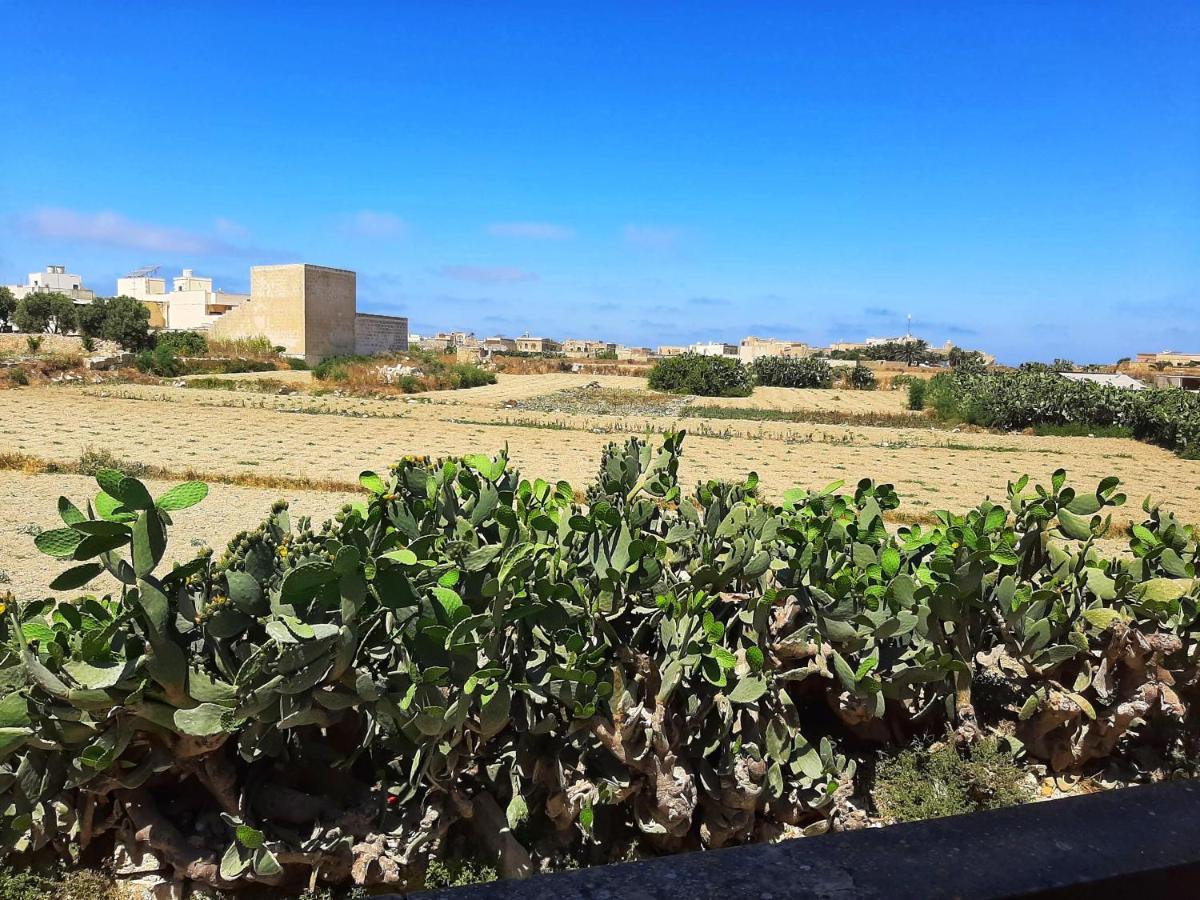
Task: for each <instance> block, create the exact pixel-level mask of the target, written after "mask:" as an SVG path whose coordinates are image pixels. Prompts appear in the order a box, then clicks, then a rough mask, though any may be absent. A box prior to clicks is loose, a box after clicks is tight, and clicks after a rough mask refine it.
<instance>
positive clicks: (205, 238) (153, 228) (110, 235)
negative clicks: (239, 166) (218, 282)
mask: <svg viewBox="0 0 1200 900" xmlns="http://www.w3.org/2000/svg"><path fill="white" fill-rule="evenodd" d="M232 224H233V223H231V222H229V221H228V220H224V219H218V220H217V221H216V223H215V225H214V232H215V233H214V234H205V233H203V232H198V231H190V230H188V229H184V228H174V227H171V226H167V225H155V224H151V223H149V222H137V221H135V220H133V219H130V218H127V217H126V216H123V215H121V214H120V213H116V212H111V211H105V212H97V213H86V212H79V211H78V210H73V209H62V208H58V207H44V208H41V209H36V210H34V211H33V212H31V213H27V214H23V215H17V216H13V217H11V218H10V220H9V223H8V225H9V228H10V229H11V230H12V231H13V232H14V233H16V234H19V235H22V236H24V237H31V238H39V239H42V240H53V241H70V242H77V243H86V244H97V245H100V246H105V247H123V248H129V249H134V250H145V251H147V252H150V253H163V254H166V253H178V254H191V255H208V256H248V255H252V254H254V253H257V252H259V250H258V248H255V247H249V246H245V245H242V244H239V243H237V242H236V241H235V240H234V238H235V235H234V234H233V233H231V231H230V226H231V225H232ZM239 227H240V226H239ZM246 237H248V234H247V233H246V231H245V230H244V229H242V230H241V231H240V232H239V233H238V234H237V235H236V238H237V240H244V239H245V238H246Z"/></svg>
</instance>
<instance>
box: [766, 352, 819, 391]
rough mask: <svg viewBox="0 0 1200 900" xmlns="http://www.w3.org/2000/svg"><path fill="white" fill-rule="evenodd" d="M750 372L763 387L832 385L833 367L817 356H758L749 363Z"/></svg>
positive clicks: (816, 386)
mask: <svg viewBox="0 0 1200 900" xmlns="http://www.w3.org/2000/svg"><path fill="white" fill-rule="evenodd" d="M750 374H751V375H752V376H753V377H754V383H755V384H760V385H762V386H763V387H790V388H829V387H833V367H832V366H831V365H829V360H827V359H824V358H822V357H819V356H807V357H801V358H792V357H786V356H760V357H759V358H758V359H756V360H754V362H752V363H751V364H750Z"/></svg>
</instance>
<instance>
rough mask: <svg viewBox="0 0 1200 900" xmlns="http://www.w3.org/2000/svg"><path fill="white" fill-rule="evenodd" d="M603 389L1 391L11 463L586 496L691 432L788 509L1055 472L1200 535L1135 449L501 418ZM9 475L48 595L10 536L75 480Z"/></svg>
mask: <svg viewBox="0 0 1200 900" xmlns="http://www.w3.org/2000/svg"><path fill="white" fill-rule="evenodd" d="M293 377H295V376H293ZM593 380H595V381H599V382H600V383H601V384H602V385H604V386H605V387H619V388H631V387H638V386H639V385H640V384H641V382H639V381H638V380H635V379H630V378H622V377H620V376H611V377H604V378H591V377H588V376H577V375H541V376H509V377H502V378H501V380H500V382H499V383H498V384H496V385H492V386H489V387H484V388H476V389H473V390H469V391H457V392H445V393H439V394H434V395H420V396H413V397H410V398H398V399H387V400H363V399H357V398H348V397H337V396H325V397H312V396H310V395H306V394H289V395H276V394H259V393H248V392H241V391H238V392H230V391H212V390H198V389H191V388H178V387H172V386H142V385H119V386H111V385H104V386H90V387H77V386H76V387H45V388H26V389H18V390H8V391H3V392H0V422H3V423H4V424H3V428H0V453H4V452H12V451H17V452H21V453H26V454H31V455H34V456H37V457H41V458H45V459H50V460H55V461H62V462H72V461H75V460H77V459H78V457H79V455H80V453H81V452H82V451H83V449H84V448H86V447H88V446H91V447H95V448H105V449H108V450H111V451H112V452H114V453H116V454H118V455H119V456H122V457H125V458H127V459H131V460H136V461H139V462H143V463H148V464H152V465H157V466H163V467H169V468H172V469H175V468H177V469H180V470H183V469H192V470H197V471H200V472H227V473H228V472H233V473H237V472H241V473H258V474H274V475H292V476H301V477H308V478H315V479H334V480H338V481H344V482H345V483H346V484H347V485H348V486H349V485H350V484H352V483H353V482H354V480H355V479H356V477H357V475H358V473H359V472H360V471H361V470H362V469H365V468H381V467H384V466H386V465H387V464H388V463H389V462H391V461H393V460H395V459H396V458H398V457H400V456H403V455H406V454H428V455H432V456H438V455H458V454H464V453H471V452H492V451H495V450H498V449H499V448H501V447H504V446H505V445H507V446H508V447H509V450H510V453H511V455H512V457H513V459H514V461H515V462H516V464H517V465H518V466H519V467H520V469H521V470H522V471H523V472H524V473H525V474H526V475H529V476H531V477H532V476H540V477H543V478H547V479H566V480H568V481H570V482H571V483H572V484H574V485H575V486H577V487H582V486H585V485H586V484H587V483H588V482H589V481H590V479H591V477H592V474H593V472H594V471H595V468H596V465H597V462H598V460H599V457H600V452H601V450H602V448H603V447H604V445H605V444H606V443H608V442H609V441H611V440H614V439H618V440H619V439H621V437H622V434H623V433H638V432H645V431H650V432H660V431H661V430H663V429H665V428H668V427H679V426H682V427H686V428H687V429H688V430H689V432H690V433H689V436H688V439H687V442H686V444H685V453H684V461H683V466H682V473H681V475H682V479H683V481H684V483H685V484H686V485H688V486H690V485H692V484H694V483H695V482H696V481H697V480H700V479H708V478H725V479H731V478H739V477H742V476H744V475H745V473H747V472H748V471H750V470H754V471H757V472H758V473H759V474H760V476H761V477H762V487H763V489H764V490H765V491H766V492H767V493H768V494H771V495H776V496H777V495H778V494H780V493H782V491H783V490H785V489H786V488H788V487H791V486H793V485H801V486H807V487H821V486H824V485H825V484H827V483H829V482H831V481H834V480H838V479H844V480H846V481H847V482H848V483H850V484H853V483H854V482H856V481H857V480H858V479H860V478H863V477H873V478H875V479H877V480H881V481H891V482H893V483H894V484H895V485H896V487H897V490H898V491H899V492H900V494H901V496H902V498H903V501H904V503H903V506H902V507H901V508H902V510H907V511H908V512H910V513H917V514H919V513H923V512H928V511H930V510H932V509H936V508H943V507H946V508H950V509H955V510H961V509H963V508H966V507H968V506H971V505H974V504H975V503H977V502H978V501H979V500H980V499H981V498H983V497H984V496H991V497H992V498H994V499H999V498H1001V497H1003V495H1004V491H1005V485H1006V483H1007V482H1008V480H1009V479H1010V478H1013V477H1015V476H1017V475H1020V474H1022V473H1025V472H1028V473H1030V474H1031V475H1032V476H1033V477H1034V478H1035V479H1040V480H1042V481H1048V479H1049V475H1050V473H1051V472H1052V471H1053V470H1054V469H1056V468H1058V467H1060V466H1061V467H1065V468H1066V469H1067V470H1068V472H1069V473H1070V476H1071V481H1072V483H1073V484H1076V485H1078V486H1080V487H1082V488H1090V487H1094V485H1095V483H1096V482H1097V481H1098V480H1099V479H1100V478H1101V477H1103V476H1106V475H1110V474H1111V475H1117V476H1118V477H1120V478H1121V479H1122V481H1123V482H1125V489H1126V490H1127V492H1128V493H1129V496H1130V498H1131V503H1130V504H1129V506H1127V507H1126V509H1125V510H1124V511H1123V514H1122V515H1118V516H1117V518H1118V520H1119V521H1128V520H1129V519H1130V518H1131V517H1132V518H1135V519H1136V518H1137V517H1139V516H1140V515H1141V510H1140V502H1141V499H1142V498H1143V497H1144V496H1146V495H1148V494H1149V495H1152V496H1153V497H1154V498H1156V499H1157V500H1161V501H1163V502H1165V503H1166V504H1168V505H1169V506H1171V507H1172V508H1174V509H1176V510H1178V511H1179V512H1181V513H1182V514H1183V515H1184V517H1185V518H1186V519H1188V520H1189V521H1195V522H1200V462H1197V461H1186V460H1181V459H1179V458H1178V457H1176V456H1174V455H1173V454H1171V453H1169V452H1167V451H1164V450H1160V449H1158V448H1155V447H1150V446H1147V445H1145V444H1141V443H1138V442H1135V441H1131V440H1118V439H1093V438H1043V437H1035V436H1029V435H1018V434H1003V435H996V434H983V433H970V434H968V433H961V434H960V433H953V432H949V431H945V430H935V429H932V428H930V427H929V425H928V423H924V422H922V421H921V420H919V419H916V418H914V427H911V428H879V427H864V426H857V425H855V426H840V425H815V424H808V423H803V422H758V421H746V420H736V419H719V420H718V419H695V418H688V417H687V416H686V409H685V413H684V415H683V416H682V417H680V418H670V417H663V416H651V415H646V416H632V417H631V416H617V415H592V414H587V413H586V412H584V413H581V412H578V411H564V412H561V413H560V412H553V411H551V412H545V411H525V410H521V409H512V408H506V406H505V404H506V403H508V404H511V403H512V402H516V401H521V400H524V399H527V398H530V397H535V396H542V395H545V394H551V393H554V392H557V391H561V390H566V389H569V388H577V387H580V386H581V385H584V384H587V383H589V382H590V381H593ZM703 402H704V403H706V404H707V403H711V402H712V401H709V400H705V401H703ZM835 404H846V405H844V406H838V405H835ZM855 404H857V408H855V406H854V405H855ZM726 405H732V406H739V407H747V406H760V407H761V406H767V407H769V408H772V409H785V410H795V411H803V410H806V409H807V410H813V411H822V412H824V411H830V410H831V409H832V410H842V411H845V412H876V413H880V412H887V413H900V412H902V410H903V396H902V394H901V393H900V392H888V391H880V392H874V393H871V392H861V393H860V392H849V391H787V390H784V389H772V390H760V391H757V392H756V393H755V396H754V397H751V398H744V399H740V400H737V401H734V402H730V403H728V404H726ZM4 479H5V480H4V482H3V484H4V485H5V487H4V489H3V490H2V491H0V568H3V569H7V570H8V571H9V573H10V575H13V576H14V582H16V575H20V576H21V578H22V579H32V581H33V582H35V583H36V584H40V583H42V580H43V579H42V578H41V577H39V576H38V575H37V574H36V571H37V570H36V566H35V564H33V563H21V564H20V565H19V566H18V565H17V564H15V563H13V562H12V561H11V558H10V554H11V553H13V552H14V550H13V547H14V546H15V545H14V544H13V543H12V541H13V540H14V538H13V534H14V532H15V529H16V528H18V527H20V526H21V525H23V524H26V523H30V522H33V523H36V524H39V525H42V526H45V525H47V524H49V523H51V522H52V520H53V518H54V504H53V501H54V498H55V497H56V496H57V494H58V493H59V492H60V488H59V485H60V484H64V483H72V482H73V479H70V478H66V477H65V476H59V475H39V476H33V477H25V476H18V475H15V474H9V475H6V476H4ZM14 479H15V480H14ZM14 485H23V486H25V488H24V489H20V490H19V489H17V487H15V486H14ZM35 487H36V489H35ZM228 491H247V489H244V488H238V489H235V488H229V487H223V488H219V489H214V498H213V500H210V501H208V503H207V504H206V506H207V511H206V512H205V513H203V514H202V515H206V516H207V515H210V514H211V515H213V516H217V517H218V518H219V519H220V522H221V527H223V528H225V529H226V530H225V531H224V532H223V533H221V534H220V535H216V539H218V540H219V541H223V540H225V539H227V538H228V537H229V536H230V535H231V534H233V533H234V532H236V531H237V530H239V529H240V528H243V527H247V526H250V525H252V524H255V523H256V522H257V521H258V520H259V519H260V518H261V515H262V513H263V511H264V510H265V509H266V508H267V506H268V505H269V503H270V501H271V499H274V497H275V496H276V494H277V493H278V492H272V491H263V492H254V491H247V493H245V494H236V495H235V494H225V493H224V492H228ZM223 494H224V496H226V497H234V496H236V497H239V498H243V497H244V502H243V500H241V499H239V500H238V501H237V502H233V503H229V504H227V503H224V502H222V501H221V499H220V498H221V496H222V495H223ZM323 498H324V502H322V500H323ZM304 502H305V503H306V504H308V503H311V504H314V505H315V506H314V507H310V509H314V510H315V512H316V513H318V514H320V516H321V517H323V515H324V514H327V513H330V512H332V511H333V510H335V509H336V508H337V506H338V505H339V504H340V503H341V502H342V500H341V499H340V498H336V497H333V496H330V495H328V494H325V495H316V496H313V497H308V496H306V497H305V498H304ZM181 526H182V523H181ZM201 527H209V526H201ZM213 527H215V526H213ZM209 534H214V535H215V532H205V533H204V534H203V536H204V537H205V539H211V538H209V536H208V535H209ZM17 537H18V538H20V539H21V540H23V541H26V542H27V541H28V538H27V536H23V535H18V536H17ZM25 546H26V547H28V544H27V543H26V544H25ZM45 580H48V579H45ZM14 586H15V584H14Z"/></svg>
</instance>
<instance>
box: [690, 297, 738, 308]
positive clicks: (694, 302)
mask: <svg viewBox="0 0 1200 900" xmlns="http://www.w3.org/2000/svg"><path fill="white" fill-rule="evenodd" d="M687 302H688V305H689V306H729V305H730V301H729V300H723V299H722V298H720V297H692V298H691V299H689V300H688V301H687Z"/></svg>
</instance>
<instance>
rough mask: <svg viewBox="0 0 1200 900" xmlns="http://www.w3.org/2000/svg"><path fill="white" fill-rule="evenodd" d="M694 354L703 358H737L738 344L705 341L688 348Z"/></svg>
mask: <svg viewBox="0 0 1200 900" xmlns="http://www.w3.org/2000/svg"><path fill="white" fill-rule="evenodd" d="M688 350H689V351H691V352H692V353H699V354H700V355H701V356H737V355H738V348H737V344H725V343H722V342H721V341H704V342H701V343H697V344H692V345H691V346H690V347H688Z"/></svg>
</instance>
